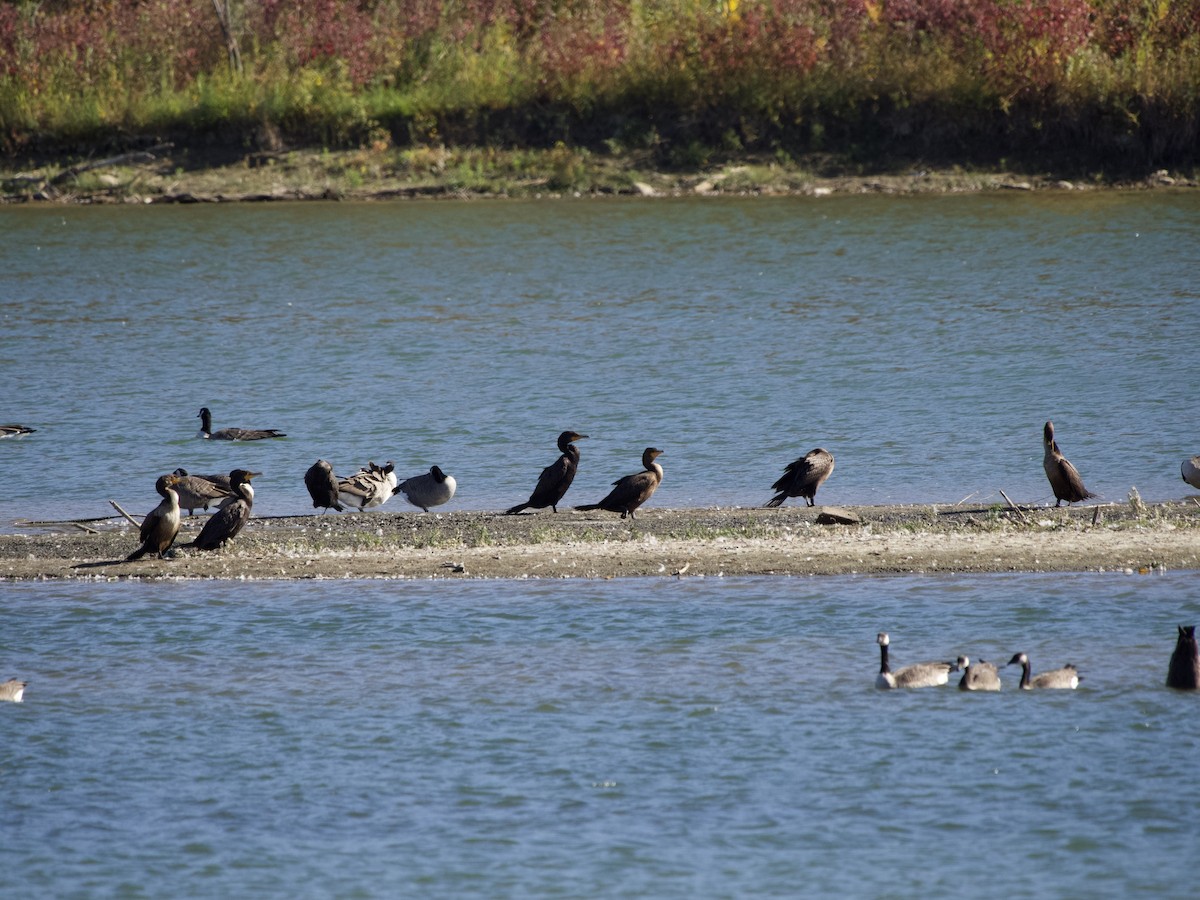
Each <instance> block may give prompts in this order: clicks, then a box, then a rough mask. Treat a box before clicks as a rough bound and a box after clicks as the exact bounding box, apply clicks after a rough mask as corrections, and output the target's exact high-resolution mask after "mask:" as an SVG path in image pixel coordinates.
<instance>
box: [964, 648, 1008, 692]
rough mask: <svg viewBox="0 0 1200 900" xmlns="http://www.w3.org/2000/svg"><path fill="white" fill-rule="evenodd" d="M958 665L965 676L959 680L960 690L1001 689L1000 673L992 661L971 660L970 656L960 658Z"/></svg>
mask: <svg viewBox="0 0 1200 900" xmlns="http://www.w3.org/2000/svg"><path fill="white" fill-rule="evenodd" d="M958 667H959V669H961V670H962V673H963V677H962V678H960V679H959V680H958V689H959V690H960V691H998V690H1000V673H999V672H997V671H996V667H995V666H994V665H992V664H991V663H990V662H985V661H984V660H982V659H981V660H979V662H976V663H973V662H971V658H970V657H968V656H960V657H959V658H958Z"/></svg>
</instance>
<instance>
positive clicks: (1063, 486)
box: [1042, 422, 1096, 506]
mask: <svg viewBox="0 0 1200 900" xmlns="http://www.w3.org/2000/svg"><path fill="white" fill-rule="evenodd" d="M1042 444H1043V446H1044V447H1045V456H1043V458H1042V468H1043V469H1045V470H1046V477H1047V478H1048V479H1049V480H1050V488H1051V490H1053V491H1054V498H1055V503H1054V505H1055V506H1059V505H1061V504H1062V502H1063V501H1064V500H1066V501H1067V505H1070V504H1072V503H1078V502H1080V501H1081V500H1087V499H1088V498H1089V497H1095V496H1096V495H1095V494H1093V493H1092V492H1091V491H1089V490H1088V489H1087V488H1085V487H1084V486H1083V479H1082V478H1080V477H1079V471H1078V470H1077V469H1076V468H1075V467H1074V466H1073V465H1071V463H1070V461H1069V460H1068V459H1067V458H1066V457H1065V456H1063V455H1062V452H1061V451H1060V450H1059V449H1058V444H1057V443H1056V442H1055V440H1054V423H1053V422H1047V423H1046V424H1045V426H1044V427H1043V428H1042Z"/></svg>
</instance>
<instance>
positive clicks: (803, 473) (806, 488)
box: [763, 447, 833, 507]
mask: <svg viewBox="0 0 1200 900" xmlns="http://www.w3.org/2000/svg"><path fill="white" fill-rule="evenodd" d="M832 473H833V454H832V453H830V452H829V451H828V450H826V449H825V448H824V447H818V448H817V449H815V450H809V451H808V453H806V454H804V456H802V457H800V458H799V459H798V460H796V461H795V462H792V463H790V464H789V465H788V467H787V468H786V469H784V470H783V475H782V476H781V477H780V479H779V480H778V481H776V482H775V483H774V484H773V485H771V490H773V491H779V493H778V494H776V495H775V496H774V497H772V498H771V499H770V500H768V501H767V502H766V503H764V504H763V505H764V506H768V507H776V506H782V505H783V501H784V500H786V499H787V498H788V497H803V498H804V499H805V501H807V503H808V505H809V506H816V496H817V488H819V487H820V486H821V485H823V484H824V483H825V479H826V478H828V477H829V476H830V475H831V474H832Z"/></svg>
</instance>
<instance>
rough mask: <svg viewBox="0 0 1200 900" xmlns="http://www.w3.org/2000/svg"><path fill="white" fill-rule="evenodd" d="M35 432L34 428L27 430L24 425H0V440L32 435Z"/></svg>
mask: <svg viewBox="0 0 1200 900" xmlns="http://www.w3.org/2000/svg"><path fill="white" fill-rule="evenodd" d="M35 431H37V429H36V428H27V427H26V426H24V425H0V438H10V437H20V436H21V435H23V434H33V433H34V432H35Z"/></svg>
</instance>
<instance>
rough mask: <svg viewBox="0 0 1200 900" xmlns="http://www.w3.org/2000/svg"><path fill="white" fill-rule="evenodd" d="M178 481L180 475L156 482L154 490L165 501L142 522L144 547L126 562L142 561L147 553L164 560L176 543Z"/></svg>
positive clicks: (140, 531) (139, 533)
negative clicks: (176, 487)
mask: <svg viewBox="0 0 1200 900" xmlns="http://www.w3.org/2000/svg"><path fill="white" fill-rule="evenodd" d="M178 481H179V476H178V475H163V476H161V477H159V479H158V481H157V482H155V484H154V489H155V490H156V491H158V493H159V496H161V497H162V498H163V500H162V502H161V503H160V504H158V506H156V507H154V509H152V510H150V512H149V513H148V514H147V515H146V518H144V519H143V520H142V527H141V528H140V529H139V530H138V538H139V539H140V540H141V542H142V546H140V547H138V548H137V549H136V550H134V551H133V552H132V553H130V554H129V555H128V556H127V557H125V561H126V562H133V561H134V560H135V559H141V558H142V557H143V556H145V555H146V554H147V553H157V554H158V558H159V559H162V558H163V555H164V554H165V553H166V552H167V550H169V549H170V547H171V545H172V544H173V543H175V536H176V535H177V534H179V494H178V493H176V491H175V484H176V482H178Z"/></svg>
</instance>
